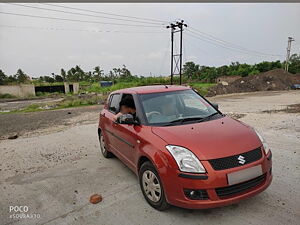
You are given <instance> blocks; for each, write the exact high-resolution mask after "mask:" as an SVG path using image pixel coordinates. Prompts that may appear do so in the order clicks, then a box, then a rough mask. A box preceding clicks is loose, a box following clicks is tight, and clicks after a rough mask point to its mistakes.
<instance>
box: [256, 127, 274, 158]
mask: <svg viewBox="0 0 300 225" xmlns="http://www.w3.org/2000/svg"><path fill="white" fill-rule="evenodd" d="M254 131H255V133H256V135H257V136H258V137H259V140H260V141H261V143H262V144H263V147H264V150H265V153H266V155H267V154H268V153H269V151H270V148H269V146H268V144H267V142H266V140H265V139H264V138H263V137H262V136H261V135H260V133H258V131H257V130H255V129H254Z"/></svg>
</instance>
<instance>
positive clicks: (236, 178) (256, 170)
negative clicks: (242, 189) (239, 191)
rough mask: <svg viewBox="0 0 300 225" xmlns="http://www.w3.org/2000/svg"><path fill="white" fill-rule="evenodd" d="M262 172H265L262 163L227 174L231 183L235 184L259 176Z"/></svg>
mask: <svg viewBox="0 0 300 225" xmlns="http://www.w3.org/2000/svg"><path fill="white" fill-rule="evenodd" d="M262 174H263V172H262V168H261V165H258V166H254V167H250V168H247V169H244V170H239V171H236V172H233V173H229V174H227V180H228V184H229V185H233V184H238V183H241V182H244V181H247V180H251V179H253V178H256V177H259V176H261V175H262Z"/></svg>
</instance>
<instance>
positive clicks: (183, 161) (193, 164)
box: [166, 145, 206, 173]
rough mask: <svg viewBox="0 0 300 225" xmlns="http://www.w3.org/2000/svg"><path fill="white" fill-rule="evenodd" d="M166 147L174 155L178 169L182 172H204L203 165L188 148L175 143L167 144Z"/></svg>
mask: <svg viewBox="0 0 300 225" xmlns="http://www.w3.org/2000/svg"><path fill="white" fill-rule="evenodd" d="M166 148H167V149H168V151H169V152H170V153H171V155H172V156H173V157H174V159H175V161H176V163H177V165H178V167H179V169H180V170H181V171H182V172H190V173H205V172H206V171H205V168H204V166H203V165H202V164H201V162H200V161H199V159H198V158H197V157H196V156H195V155H194V154H193V153H192V152H191V151H190V150H188V149H186V148H183V147H180V146H175V145H167V146H166Z"/></svg>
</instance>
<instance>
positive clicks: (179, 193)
mask: <svg viewBox="0 0 300 225" xmlns="http://www.w3.org/2000/svg"><path fill="white" fill-rule="evenodd" d="M271 157H272V153H271V151H270V152H269V154H268V155H263V157H262V158H261V159H260V160H257V161H255V162H253V163H249V164H247V165H245V166H240V167H235V168H231V169H226V170H221V171H215V170H214V169H213V168H212V167H211V165H210V163H209V162H207V161H202V163H203V165H204V167H205V168H206V170H207V174H202V175H198V176H193V175H192V174H188V173H187V174H185V173H182V172H179V171H176V172H173V173H172V175H171V176H168V177H167V178H164V180H165V182H164V188H165V192H166V198H167V201H168V202H169V203H170V204H171V205H175V206H179V207H182V208H190V209H204V208H215V207H221V206H225V205H230V204H233V203H237V202H239V201H241V200H243V199H247V198H250V197H252V196H254V195H257V194H258V193H260V192H262V191H264V190H265V189H266V188H267V187H268V186H269V185H270V184H271V181H272V160H271ZM256 165H261V166H262V172H263V176H262V177H261V178H259V180H258V179H256V180H255V179H253V181H252V180H250V181H246V182H242V183H241V185H237V186H239V188H240V187H241V186H243V188H240V189H239V190H238V191H237V192H235V193H233V194H226V195H222V194H220V190H223V188H224V189H230V187H232V186H234V185H232V186H229V185H228V181H227V174H228V173H232V172H235V171H239V170H243V169H246V168H250V167H253V166H256ZM251 182H252V186H251V185H250V187H249V188H247V187H246V188H245V185H246V184H243V183H249V184H250V183H251ZM253 182H256V183H254V184H255V185H254V186H253ZM227 187H229V188H227ZM233 189H235V187H233ZM184 190H203V191H204V192H205V194H206V195H205V198H203V200H198V199H197V200H192V199H191V198H190V197H188V196H187V195H186V194H185V192H184Z"/></svg>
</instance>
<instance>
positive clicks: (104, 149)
mask: <svg viewBox="0 0 300 225" xmlns="http://www.w3.org/2000/svg"><path fill="white" fill-rule="evenodd" d="M99 142H100V151H101V153H102V155H103V156H104V157H105V158H111V157H113V154H112V153H111V152H110V151H108V150H107V147H106V145H105V139H104V136H103V134H102V132H101V133H100V135H99Z"/></svg>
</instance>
